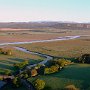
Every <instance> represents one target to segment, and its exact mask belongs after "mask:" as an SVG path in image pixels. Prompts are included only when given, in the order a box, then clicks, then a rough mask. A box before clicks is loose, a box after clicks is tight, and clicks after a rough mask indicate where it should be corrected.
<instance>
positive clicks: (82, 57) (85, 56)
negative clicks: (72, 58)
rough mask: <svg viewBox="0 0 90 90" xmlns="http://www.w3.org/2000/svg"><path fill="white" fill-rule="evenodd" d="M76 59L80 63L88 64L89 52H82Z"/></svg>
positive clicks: (89, 61)
mask: <svg viewBox="0 0 90 90" xmlns="http://www.w3.org/2000/svg"><path fill="white" fill-rule="evenodd" d="M78 61H79V62H80V63H87V64H90V54H83V55H82V56H81V57H79V59H78Z"/></svg>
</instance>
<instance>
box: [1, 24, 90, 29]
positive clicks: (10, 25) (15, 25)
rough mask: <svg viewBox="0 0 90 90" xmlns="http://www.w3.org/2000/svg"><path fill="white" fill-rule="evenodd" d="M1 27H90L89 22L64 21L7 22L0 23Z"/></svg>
mask: <svg viewBox="0 0 90 90" xmlns="http://www.w3.org/2000/svg"><path fill="white" fill-rule="evenodd" d="M1 28H13V29H45V28H50V29H51V28H55V29H71V30H76V29H80V30H82V29H86V30H88V29H90V24H89V23H68V22H67V23H64V22H8V23H2V22H1V23H0V29H1Z"/></svg>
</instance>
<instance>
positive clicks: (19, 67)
mask: <svg viewBox="0 0 90 90" xmlns="http://www.w3.org/2000/svg"><path fill="white" fill-rule="evenodd" d="M28 64H29V61H28V60H24V61H23V62H21V63H15V64H14V67H15V68H17V69H23V68H24V67H25V66H26V65H28Z"/></svg>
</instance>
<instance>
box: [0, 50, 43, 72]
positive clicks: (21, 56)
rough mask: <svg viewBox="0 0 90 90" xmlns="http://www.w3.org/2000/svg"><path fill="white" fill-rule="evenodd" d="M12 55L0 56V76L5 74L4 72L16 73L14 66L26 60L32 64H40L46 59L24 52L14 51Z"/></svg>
mask: <svg viewBox="0 0 90 90" xmlns="http://www.w3.org/2000/svg"><path fill="white" fill-rule="evenodd" d="M12 53H13V54H12V55H11V56H9V55H3V54H0V74H4V72H5V71H6V70H7V69H8V70H11V71H12V72H13V71H14V67H13V64H15V63H20V62H23V61H24V60H29V62H30V64H33V63H38V62H40V61H42V60H43V59H44V58H42V57H39V56H37V55H32V54H27V53H24V52H22V51H18V50H15V49H12Z"/></svg>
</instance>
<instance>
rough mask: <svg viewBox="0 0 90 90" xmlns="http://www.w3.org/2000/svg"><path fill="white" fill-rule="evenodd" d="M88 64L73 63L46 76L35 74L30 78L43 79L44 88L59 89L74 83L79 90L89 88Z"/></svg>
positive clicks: (48, 89) (87, 89)
mask: <svg viewBox="0 0 90 90" xmlns="http://www.w3.org/2000/svg"><path fill="white" fill-rule="evenodd" d="M89 77H90V65H89V64H75V65H70V66H67V67H65V68H64V69H63V70H62V71H59V72H58V73H54V74H51V75H46V76H37V77H36V78H30V79H29V80H30V81H31V82H33V81H34V80H35V79H37V78H39V79H43V80H45V82H46V87H47V89H45V90H61V89H62V88H64V87H65V86H67V85H71V84H74V85H75V86H76V87H78V88H80V90H90V82H89V81H90V78H89Z"/></svg>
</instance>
